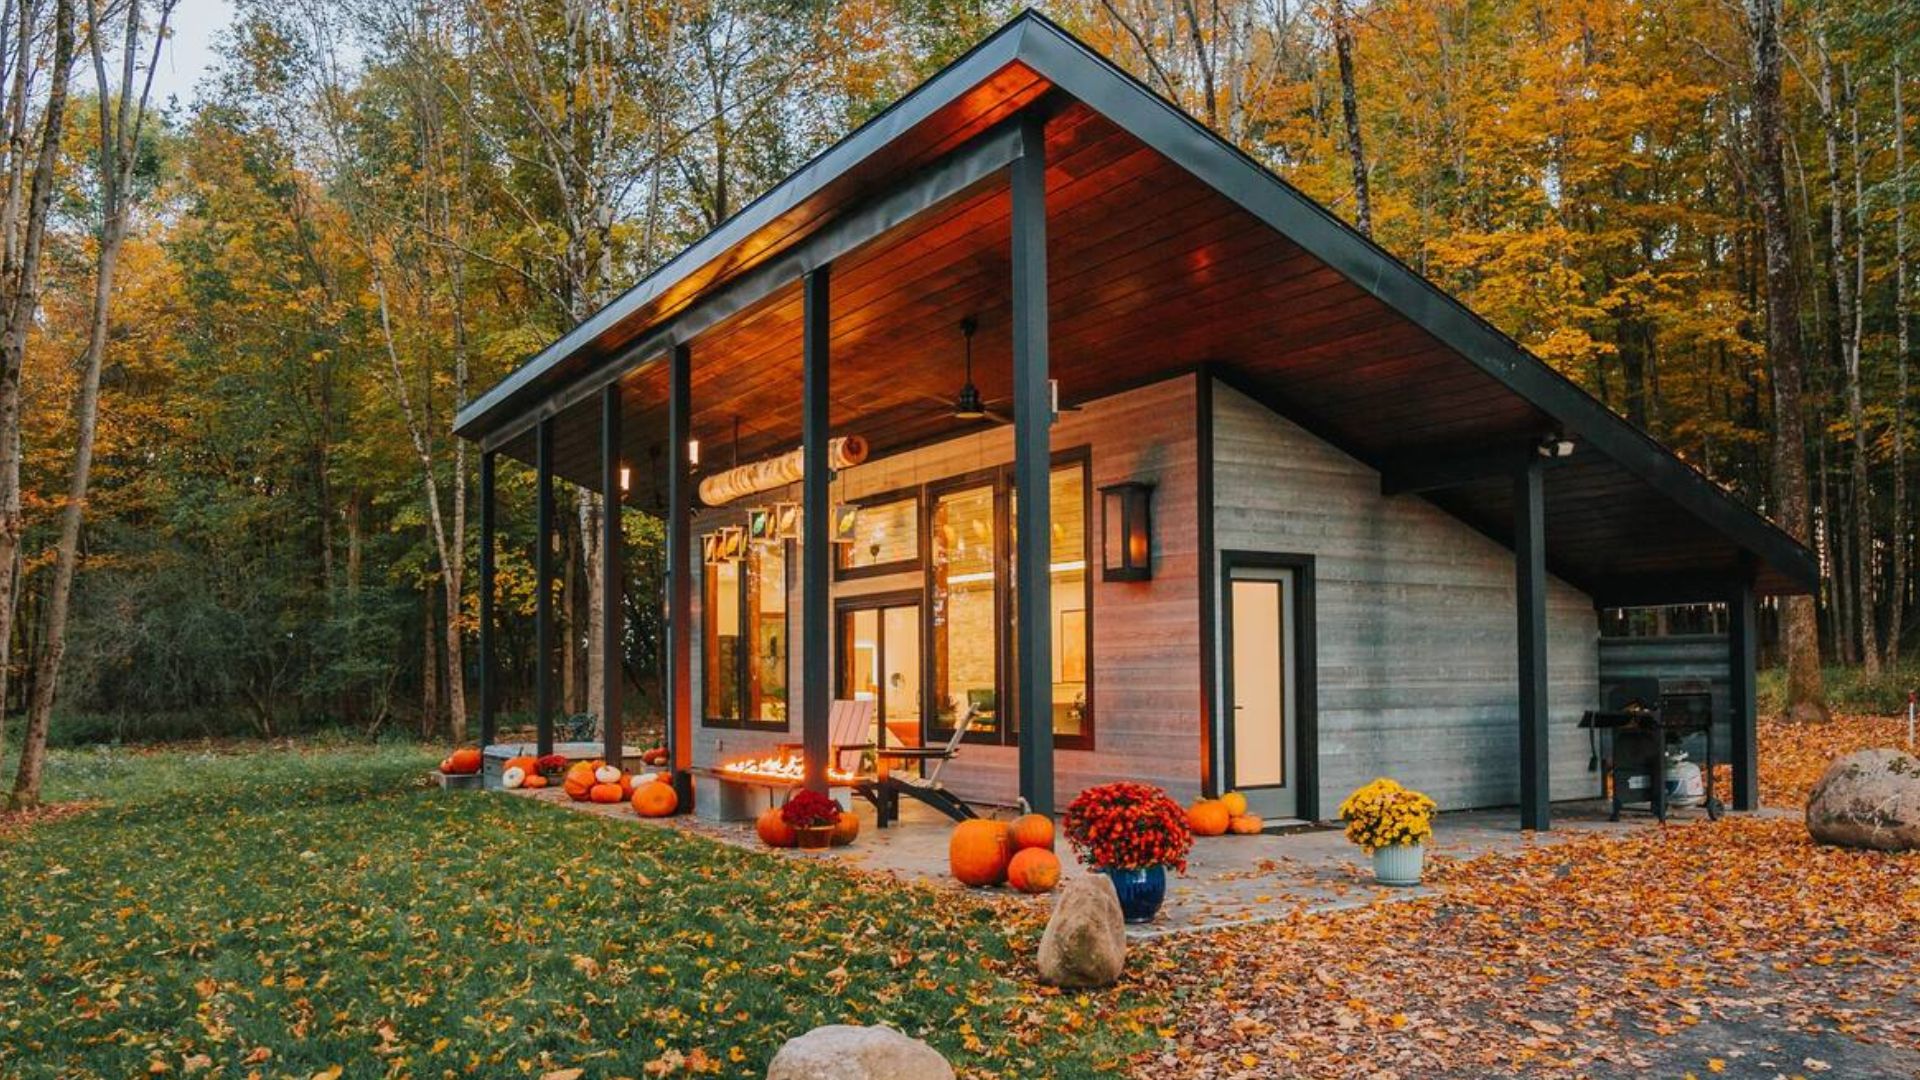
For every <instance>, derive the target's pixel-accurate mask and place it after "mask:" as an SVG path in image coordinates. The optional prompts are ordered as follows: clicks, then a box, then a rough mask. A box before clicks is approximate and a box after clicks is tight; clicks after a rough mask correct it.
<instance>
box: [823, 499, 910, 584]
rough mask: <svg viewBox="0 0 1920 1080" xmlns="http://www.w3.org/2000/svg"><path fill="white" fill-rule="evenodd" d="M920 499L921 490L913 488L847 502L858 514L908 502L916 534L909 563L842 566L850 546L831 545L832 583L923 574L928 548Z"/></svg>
mask: <svg viewBox="0 0 1920 1080" xmlns="http://www.w3.org/2000/svg"><path fill="white" fill-rule="evenodd" d="M923 496H924V490H923V487H920V486H915V487H905V488H894V489H892V490H891V491H878V492H874V493H873V494H871V495H862V496H860V497H859V498H857V499H850V500H847V501H848V502H850V503H852V504H853V505H854V506H857V507H860V508H861V509H862V510H865V509H866V508H868V507H871V506H886V505H888V504H889V503H899V502H912V503H913V514H912V520H913V527H914V532H915V534H916V535H915V536H914V545H913V557H912V558H910V559H895V560H894V561H892V562H884V563H874V564H872V565H870V566H848V565H847V564H846V557H847V553H848V552H849V551H851V550H852V547H853V545H851V544H835V545H833V549H834V550H833V580H835V581H859V580H860V579H862V578H876V577H886V576H888V575H890V574H908V573H912V572H914V571H916V570H918V571H921V572H925V570H926V567H927V557H928V555H927V553H928V551H929V546H928V539H927V528H926V524H927V519H926V502H927V500H926V499H925V498H924V497H923Z"/></svg>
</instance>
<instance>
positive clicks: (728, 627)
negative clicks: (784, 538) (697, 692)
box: [701, 542, 788, 728]
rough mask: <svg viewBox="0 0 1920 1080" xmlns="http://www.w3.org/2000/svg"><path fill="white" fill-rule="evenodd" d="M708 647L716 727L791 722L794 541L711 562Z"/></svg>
mask: <svg viewBox="0 0 1920 1080" xmlns="http://www.w3.org/2000/svg"><path fill="white" fill-rule="evenodd" d="M705 579H706V595H705V598H704V605H703V607H704V610H705V611H706V617H705V618H704V619H702V620H701V623H702V625H703V629H704V632H705V638H706V640H705V641H704V642H703V645H704V647H703V648H702V649H701V657H702V664H703V665H704V666H703V669H702V676H703V680H702V681H703V682H704V683H705V697H706V701H705V709H704V711H705V714H706V721H707V724H708V726H713V727H724V726H739V727H748V726H767V727H781V728H784V727H785V726H786V721H787V655H788V643H787V631H788V626H787V545H786V543H785V542H780V543H774V544H749V545H747V552H746V554H745V555H744V556H743V557H741V558H740V559H739V560H738V561H726V562H719V563H712V564H709V565H708V566H707V567H706V573H705Z"/></svg>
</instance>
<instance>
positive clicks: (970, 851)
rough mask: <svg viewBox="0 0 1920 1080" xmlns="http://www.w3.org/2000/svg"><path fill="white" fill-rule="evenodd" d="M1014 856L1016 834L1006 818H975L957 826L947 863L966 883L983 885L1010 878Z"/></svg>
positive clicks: (951, 838) (948, 849) (948, 843)
mask: <svg viewBox="0 0 1920 1080" xmlns="http://www.w3.org/2000/svg"><path fill="white" fill-rule="evenodd" d="M1012 858H1013V834H1012V832H1011V831H1010V830H1008V828H1007V823H1006V822H1004V821H990V820H988V819H986V818H974V819H972V820H970V821H963V822H961V823H960V824H958V825H955V826H954V827H953V835H952V836H951V837H949V838H948V840H947V866H948V867H949V868H950V869H952V871H953V876H954V877H956V878H958V879H959V880H960V883H961V884H963V885H972V886H975V887H981V886H986V885H998V884H1000V883H1001V882H1003V881H1005V880H1007V862H1008V861H1009V860H1011V859H1012Z"/></svg>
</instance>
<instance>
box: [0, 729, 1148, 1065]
mask: <svg viewBox="0 0 1920 1080" xmlns="http://www.w3.org/2000/svg"><path fill="white" fill-rule="evenodd" d="M427 765H428V762H427V759H426V758H425V757H424V756H423V755H421V754H419V753H417V752H413V751H408V750H379V751H373V752H366V751H327V752H312V751H288V750H284V749H283V750H277V751H273V752H266V753H262V752H254V753H245V754H187V753H179V752H175V753H166V754H147V755H131V756H130V755H124V754H110V753H99V754H92V753H83V754H69V755H62V756H61V757H60V758H59V759H58V760H57V761H56V772H55V775H54V777H53V779H54V780H55V782H56V783H57V784H58V789H57V792H56V793H57V794H59V795H62V796H64V797H67V798H85V799H98V800H101V801H102V805H100V806H98V807H96V808H94V809H91V810H86V811H83V812H80V813H67V814H63V815H55V816H53V817H50V818H48V819H45V820H40V821H35V822H29V823H19V822H16V823H14V824H13V825H12V826H10V827H8V830H7V831H6V832H4V833H0V1076H4V1077H16V1076H18V1077H55V1076H58V1077H127V1076H133V1075H147V1074H150V1073H153V1074H158V1073H170V1074H173V1075H203V1076H223V1077H224V1076H232V1077H246V1076H253V1075H258V1076H260V1077H263V1078H265V1077H283V1076H292V1077H300V1078H303V1080H305V1078H310V1077H313V1076H315V1075H316V1074H318V1075H320V1076H322V1077H331V1076H334V1075H336V1074H335V1073H334V1072H333V1070H334V1068H335V1067H336V1066H341V1067H344V1073H341V1074H338V1075H345V1076H421V1077H424V1076H486V1077H495V1076H521V1075H529V1076H541V1075H543V1074H546V1073H550V1072H558V1073H561V1075H563V1076H564V1075H568V1071H569V1070H573V1069H582V1070H585V1075H586V1076H588V1077H593V1078H601V1077H620V1076H628V1077H646V1076H679V1075H702V1074H705V1075H718V1076H761V1075H764V1073H765V1069H766V1063H767V1060H768V1058H769V1057H770V1056H771V1054H772V1052H773V1051H774V1050H775V1049H777V1048H778V1047H779V1045H780V1043H781V1042H782V1041H783V1040H784V1039H786V1038H787V1037H789V1036H791V1035H794V1034H797V1033H799V1032H802V1031H805V1030H807V1029H809V1028H811V1027H813V1026H815V1025H817V1024H821V1023H829V1022H836V1021H843V1022H854V1023H875V1022H882V1021H884V1022H887V1023H890V1024H893V1025H894V1026H897V1027H901V1028H904V1029H906V1030H909V1031H912V1032H915V1033H916V1034H920V1035H922V1036H924V1037H925V1038H927V1039H928V1040H929V1041H931V1042H933V1043H934V1044H935V1045H936V1046H938V1047H939V1048H941V1049H942V1050H943V1051H945V1052H946V1053H948V1054H949V1056H951V1057H952V1058H954V1059H955V1060H956V1061H957V1062H959V1063H961V1064H962V1065H963V1066H964V1067H965V1068H966V1069H968V1070H969V1071H970V1072H971V1073H972V1074H973V1075H976V1076H990V1075H998V1076H1009V1077H1011V1076H1021V1077H1028V1076H1049V1075H1053V1076H1062V1077H1084V1076H1094V1075H1102V1074H1105V1073H1109V1072H1111V1071H1112V1070H1113V1069H1114V1067H1115V1064H1116V1063H1117V1062H1121V1061H1124V1059H1125V1058H1126V1056H1127V1055H1128V1054H1130V1053H1137V1052H1138V1051H1140V1050H1141V1049H1142V1048H1143V1047H1145V1046H1150V1045H1152V1044H1153V1042H1154V1039H1153V1036H1152V1033H1151V1031H1150V1030H1147V1029H1146V1028H1143V1027H1142V1026H1141V1025H1140V1024H1139V1023H1137V1022H1135V1021H1134V1020H1133V1019H1131V1018H1130V1017H1129V1016H1127V1015H1123V1014H1121V1013H1119V1012H1117V1011H1116V1010H1118V1009H1120V1008H1122V1007H1124V1008H1127V1009H1138V1008H1141V1007H1142V1006H1143V1004H1144V1003H1143V1002H1141V1001H1140V1000H1139V998H1138V995H1137V994H1133V993H1129V992H1127V991H1122V992H1120V993H1116V994H1111V995H1107V996H1105V997H1099V998H1089V999H1075V998H1066V997H1059V996H1045V995H1041V994H1039V993H1037V992H1036V991H1035V989H1034V988H1033V987H1032V986H1031V985H1030V984H1029V983H1028V982H1027V981H1026V980H1025V979H1024V977H1023V976H1022V975H1021V972H1020V970H1019V967H1018V965H1019V963H1020V961H1018V960H1017V959H1016V956H1015V950H1016V949H1030V948H1031V935H1032V930H1033V928H1032V927H1031V925H1023V926H1021V927H1019V928H1018V929H1017V930H1016V932H1015V933H1013V934H1012V935H1011V936H1010V935H1009V934H1008V933H1006V932H1005V928H1004V926H1003V925H1002V924H1001V922H1000V920H1001V918H1002V916H1000V915H998V914H996V913H995V912H994V910H993V909H992V908H990V907H985V906H981V905H977V904H974V903H970V902H968V901H967V900H966V898H964V897H960V896H954V895H952V894H950V893H944V892H934V891H931V890H919V889H913V890H909V889H902V888H899V887H889V886H885V885H883V884H880V883H877V882H875V881H873V880H871V879H862V878H857V877H854V876H852V875H849V874H846V873H843V872H840V871H836V870H833V869H830V868H826V867H820V866H812V865H807V864H804V863H800V862H798V861H796V860H791V859H778V858H773V857H769V856H766V855H760V854H755V853H752V852H744V851H738V850H735V849H732V848H728V847H724V846H720V845H716V844H712V843H709V842H707V841H704V840H700V839H697V838H691V837H686V836H683V835H680V834H679V833H676V832H674V831H671V830H663V829H639V828H628V827H614V826H613V823H609V822H606V821H604V820H602V819H599V818H596V817H593V816H591V815H584V814H572V813H564V812H557V811H556V810H555V809H553V808H552V807H547V806H542V805H539V804H538V803H536V802H534V801H532V800H526V799H481V798H473V797H471V796H463V795H443V794H440V793H438V792H431V791H426V790H422V789H420V788H419V787H418V785H417V780H418V778H419V777H420V776H421V775H422V774H423V771H424V769H425V768H426V767H427Z"/></svg>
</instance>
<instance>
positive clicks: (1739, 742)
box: [1708, 581, 1760, 810]
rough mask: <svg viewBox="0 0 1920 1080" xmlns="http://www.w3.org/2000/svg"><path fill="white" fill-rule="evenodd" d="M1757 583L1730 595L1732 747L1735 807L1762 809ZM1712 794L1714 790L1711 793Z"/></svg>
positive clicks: (1730, 732) (1728, 632)
mask: <svg viewBox="0 0 1920 1080" xmlns="http://www.w3.org/2000/svg"><path fill="white" fill-rule="evenodd" d="M1755 615H1756V613H1755V611H1754V602H1753V584H1752V583H1751V582H1746V581H1743V582H1741V583H1740V584H1739V585H1737V586H1736V587H1735V588H1734V589H1733V590H1732V592H1731V594H1730V595H1729V596H1728V597H1727V661H1728V665H1729V667H1730V668H1731V669H1732V670H1731V671H1729V672H1728V676H1729V678H1728V684H1727V686H1728V690H1729V693H1728V695H1727V697H1728V702H1727V705H1728V709H1727V711H1728V717H1727V722H1728V726H1729V728H1730V731H1729V733H1728V734H1729V739H1728V746H1729V749H1730V750H1731V753H1730V754H1729V755H1728V756H1730V757H1731V758H1732V759H1733V808H1734V809H1735V810H1758V809H1760V733H1759V727H1758V716H1757V707H1756V706H1757V700H1758V694H1757V690H1756V687H1755V686H1754V678H1753V675H1754V665H1755V658H1756V646H1757V642H1758V639H1759V637H1760V633H1759V631H1760V626H1759V623H1758V621H1757V619H1756V617H1755ZM1708 794H1709V795H1711V794H1712V792H1711V791H1709V792H1708Z"/></svg>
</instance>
